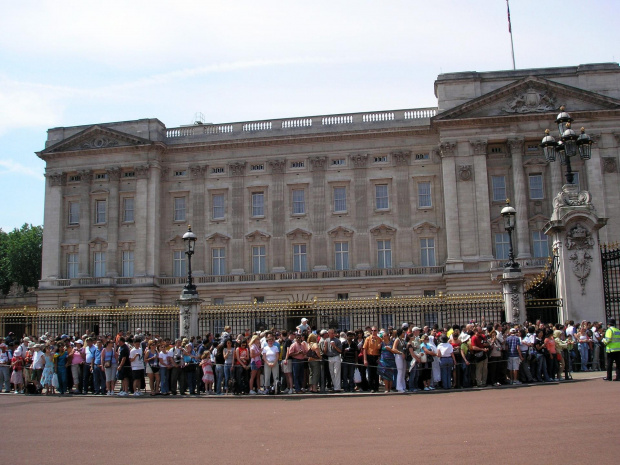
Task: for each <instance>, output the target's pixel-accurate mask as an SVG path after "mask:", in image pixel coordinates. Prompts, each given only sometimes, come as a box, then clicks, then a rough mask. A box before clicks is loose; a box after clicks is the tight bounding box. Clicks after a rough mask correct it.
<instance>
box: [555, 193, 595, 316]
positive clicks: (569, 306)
mask: <svg viewBox="0 0 620 465" xmlns="http://www.w3.org/2000/svg"><path fill="white" fill-rule="evenodd" d="M553 206H554V208H553V214H552V215H551V219H550V220H549V222H548V223H547V224H546V225H545V228H544V229H545V231H544V232H545V234H547V235H551V236H552V237H553V253H554V255H556V256H557V257H558V258H559V265H558V272H557V291H558V297H560V298H561V299H562V302H563V307H562V315H561V317H560V321H566V320H575V321H581V320H588V321H605V298H604V292H603V270H602V264H601V253H600V248H599V246H600V244H599V238H598V230H599V229H600V228H602V227H603V226H605V224H606V223H607V218H602V217H600V216H598V214H597V213H596V210H595V208H594V206H593V205H592V203H591V197H590V193H589V192H588V191H581V192H579V191H578V186H574V185H572V184H566V185H564V187H563V188H562V192H560V193H559V194H558V195H557V196H556V198H555V199H554V201H553Z"/></svg>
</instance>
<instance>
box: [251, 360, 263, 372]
mask: <svg viewBox="0 0 620 465" xmlns="http://www.w3.org/2000/svg"><path fill="white" fill-rule="evenodd" d="M262 366H263V363H262V362H258V364H257V363H256V362H255V361H251V362H250V370H260V369H261V367H262Z"/></svg>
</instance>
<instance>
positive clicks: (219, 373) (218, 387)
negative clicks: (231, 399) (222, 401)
mask: <svg viewBox="0 0 620 465" xmlns="http://www.w3.org/2000/svg"><path fill="white" fill-rule="evenodd" d="M222 381H224V366H223V365H215V393H216V394H221V393H222ZM226 386H228V383H226Z"/></svg>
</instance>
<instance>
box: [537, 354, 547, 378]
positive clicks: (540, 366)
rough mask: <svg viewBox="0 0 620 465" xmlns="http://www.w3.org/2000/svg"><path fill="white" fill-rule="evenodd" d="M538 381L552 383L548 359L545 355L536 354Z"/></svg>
mask: <svg viewBox="0 0 620 465" xmlns="http://www.w3.org/2000/svg"><path fill="white" fill-rule="evenodd" d="M536 365H537V368H536V379H537V380H538V381H539V382H540V381H543V380H544V381H551V378H549V374H548V373H547V357H545V356H544V355H543V354H539V353H537V354H536Z"/></svg>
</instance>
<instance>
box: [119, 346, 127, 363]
mask: <svg viewBox="0 0 620 465" xmlns="http://www.w3.org/2000/svg"><path fill="white" fill-rule="evenodd" d="M123 359H125V363H124V364H123V368H127V367H128V366H129V348H128V347H127V344H123V345H122V346H121V347H120V349H119V350H118V366H121V363H123Z"/></svg>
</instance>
